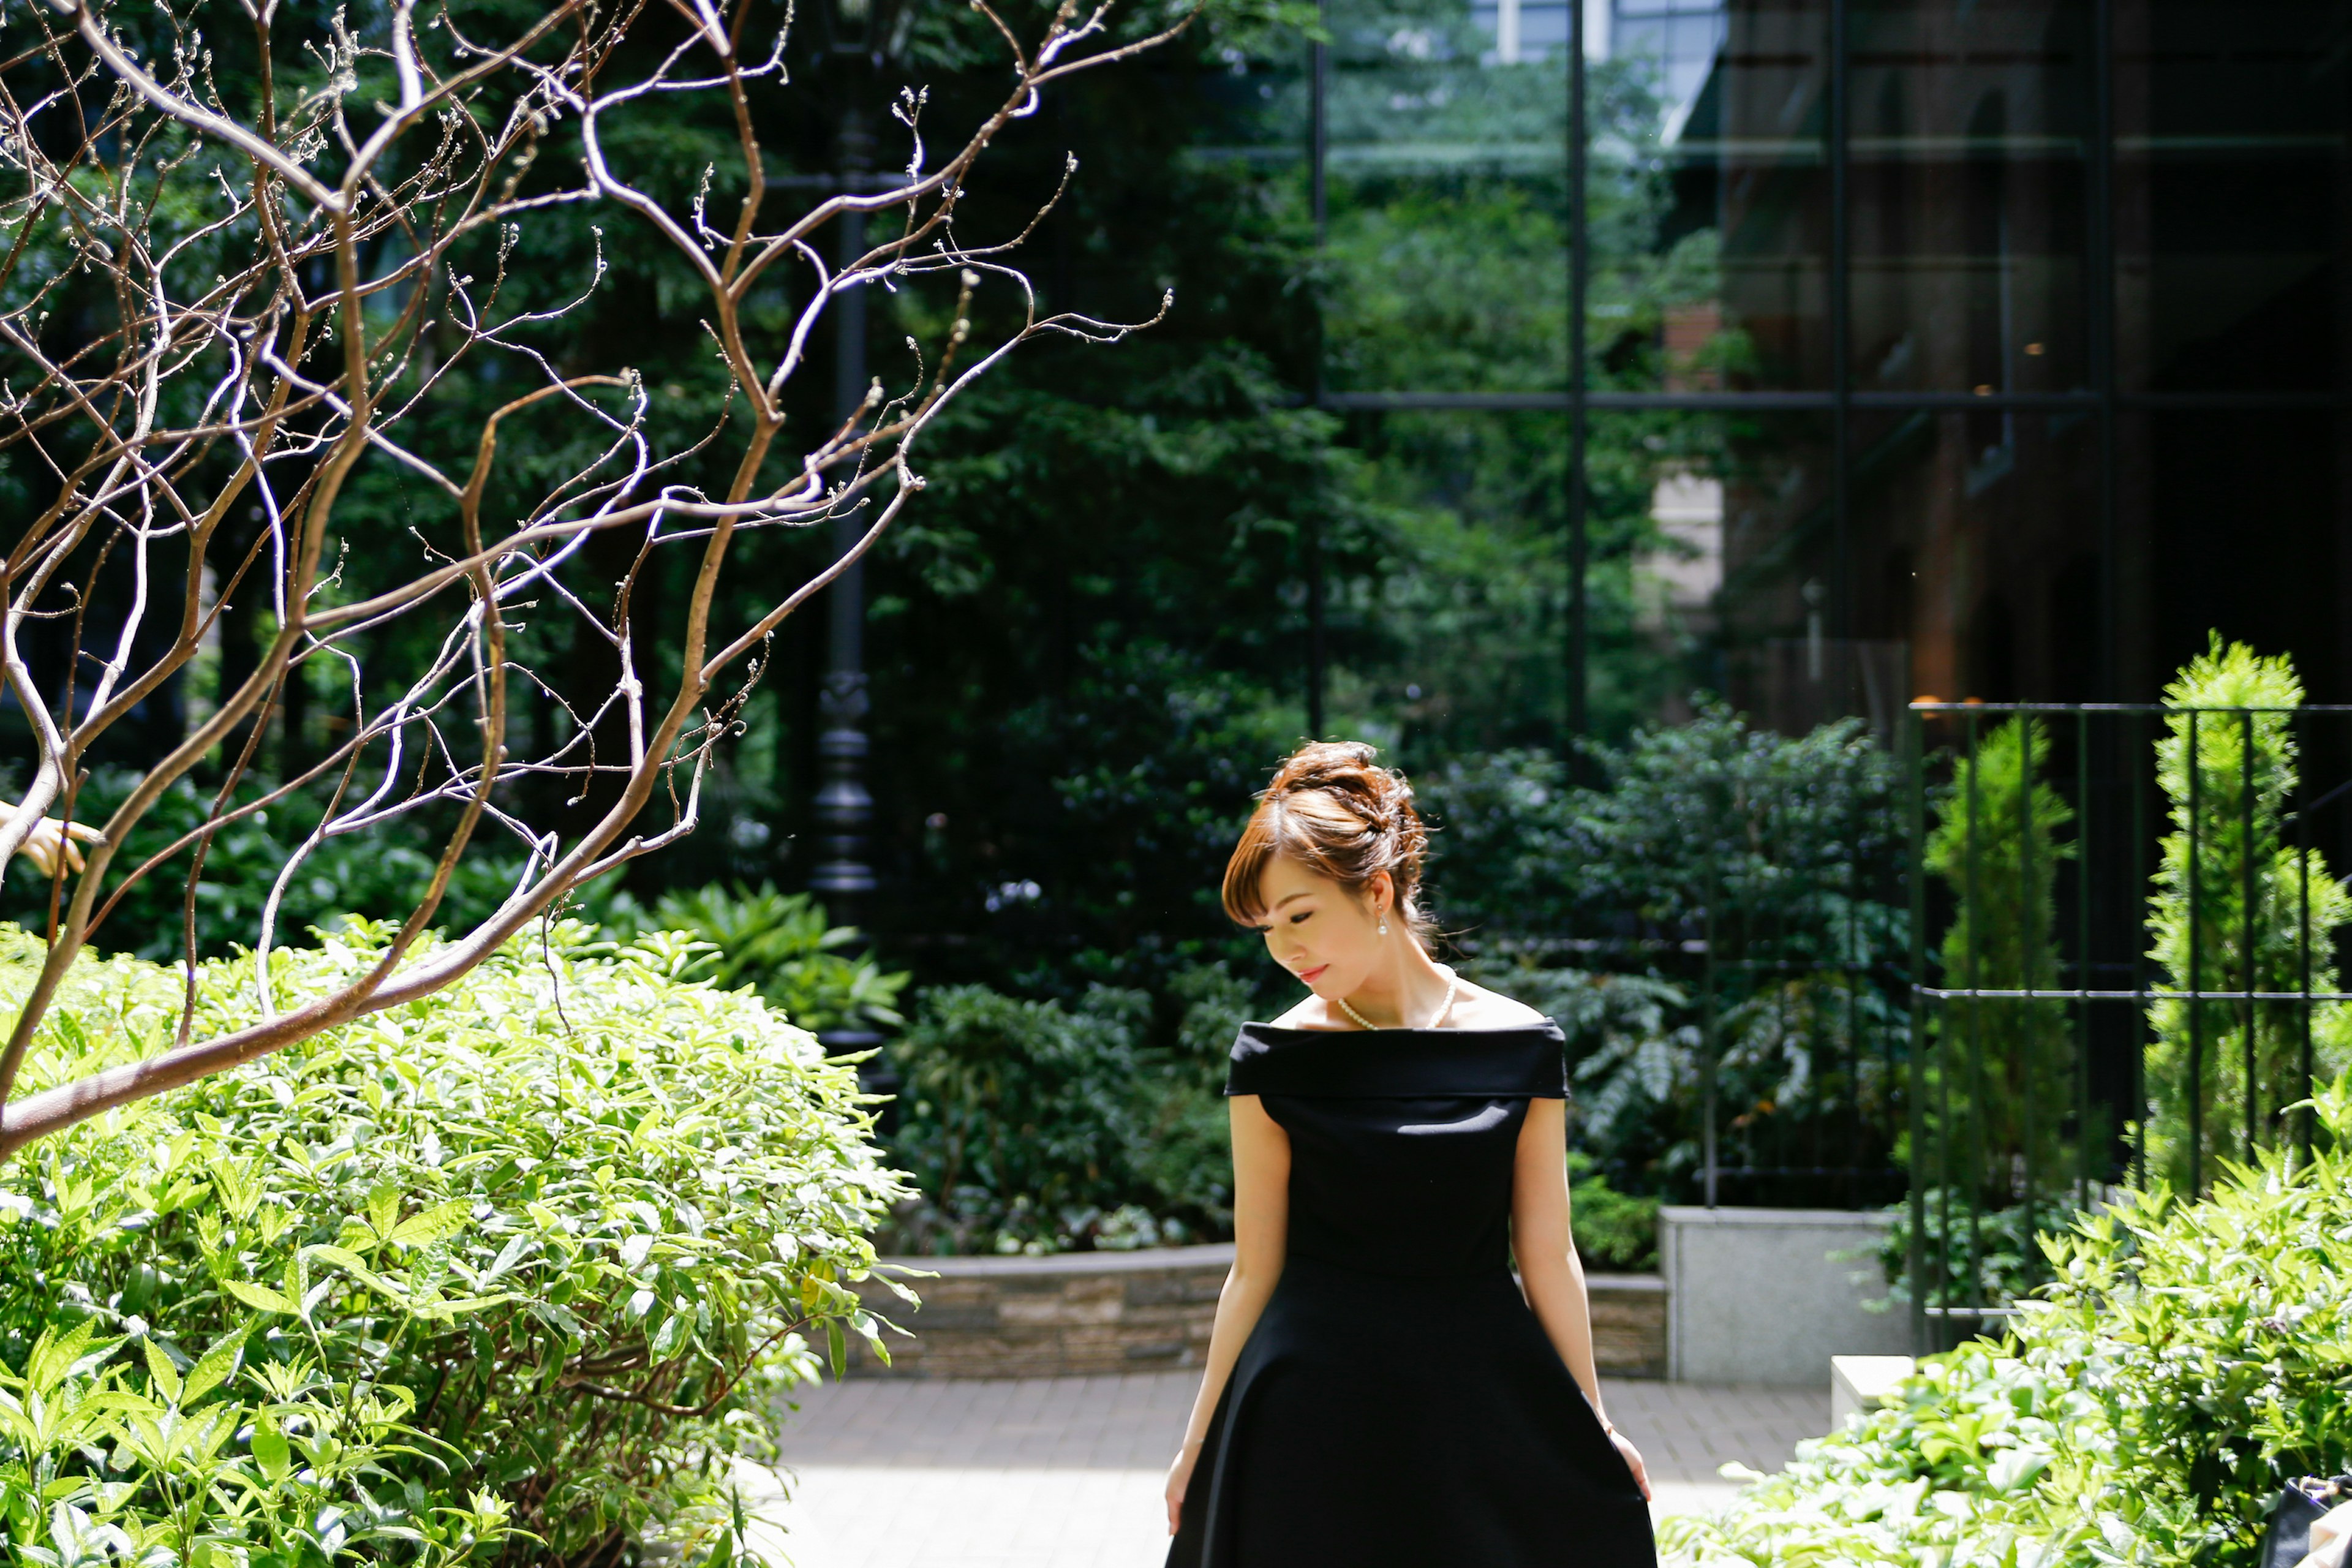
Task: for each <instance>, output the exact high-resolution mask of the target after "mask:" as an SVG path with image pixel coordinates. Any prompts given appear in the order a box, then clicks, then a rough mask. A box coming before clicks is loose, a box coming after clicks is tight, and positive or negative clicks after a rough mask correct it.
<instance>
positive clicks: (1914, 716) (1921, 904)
mask: <svg viewBox="0 0 2352 1568" xmlns="http://www.w3.org/2000/svg"><path fill="white" fill-rule="evenodd" d="M1926 731H1927V718H1926V715H1924V714H1922V713H1921V712H1920V711H1919V710H1917V709H1916V708H1914V709H1911V710H1908V711H1907V712H1906V713H1905V715H1904V725H1903V760H1904V766H1905V768H1906V771H1907V772H1908V774H1909V778H1908V780H1907V783H1908V786H1909V787H1908V790H1907V792H1906V793H1907V795H1908V796H1909V798H1908V800H1907V801H1906V803H1905V805H1906V809H1905V812H1904V817H1905V821H1904V827H1905V829H1906V836H1907V837H1908V838H1909V840H1910V854H1909V856H1908V857H1907V860H1908V866H1909V872H1910V884H1911V885H1910V887H1909V888H1908V889H1906V891H1907V892H1908V893H1909V894H1910V904H1911V931H1910V936H1911V1061H1910V1064H1909V1065H1910V1075H1911V1089H1910V1093H1909V1094H1907V1095H1906V1096H1905V1098H1906V1100H1909V1101H1910V1103H1909V1104H1908V1105H1906V1107H1905V1108H1904V1109H1905V1110H1906V1112H1907V1115H1908V1120H1909V1122H1910V1131H1911V1162H1910V1163H1911V1247H1910V1257H1909V1258H1906V1260H1905V1262H1906V1268H1907V1269H1908V1272H1909V1276H1910V1280H1911V1351H1912V1353H1913V1354H1914V1355H1925V1354H1927V1351H1928V1348H1929V1347H1928V1344H1927V1181H1926V1177H1927V1169H1928V1165H1927V1008H1926V1006H1925V1005H1924V1001H1923V998H1922V997H1921V996H1920V994H1919V988H1920V986H1922V985H1924V984H1927V743H1926V740H1927V737H1926Z"/></svg>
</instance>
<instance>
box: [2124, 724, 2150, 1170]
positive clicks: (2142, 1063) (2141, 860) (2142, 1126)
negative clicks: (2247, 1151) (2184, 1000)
mask: <svg viewBox="0 0 2352 1568" xmlns="http://www.w3.org/2000/svg"><path fill="white" fill-rule="evenodd" d="M2125 723H2126V730H2125V734H2124V747H2123V752H2124V756H2125V757H2126V765H2125V767H2124V777H2125V778H2126V779H2127V780H2128V781H2130V782H2129V784H2127V785H2126V787H2127V788H2129V789H2130V791H2131V874H2132V879H2131V885H2132V889H2133V893H2134V895H2135V902H2136V901H2137V895H2138V894H2139V891H2140V889H2145V888H2146V887H2147V792H2148V778H2147V775H2148V767H2147V763H2148V758H2149V753H2150V750H2151V748H2150V747H2149V745H2148V741H2147V723H2146V722H2145V716H2144V715H2138V714H2135V715H2132V716H2131V717H2130V718H2128V719H2126V721H2125ZM2133 759H2137V760H2133ZM2131 988H2132V1024H2131V1048H2130V1051H2129V1052H2128V1055H2129V1056H2130V1058H2131V1102H2130V1103H2131V1110H2132V1143H2131V1174H2132V1180H2133V1181H2134V1182H2135V1183H2137V1184H2139V1185H2142V1186H2145V1185H2147V942H2145V941H2141V940H2139V939H2137V938H2135V939H2134V940H2133V942H2132V944H2131Z"/></svg>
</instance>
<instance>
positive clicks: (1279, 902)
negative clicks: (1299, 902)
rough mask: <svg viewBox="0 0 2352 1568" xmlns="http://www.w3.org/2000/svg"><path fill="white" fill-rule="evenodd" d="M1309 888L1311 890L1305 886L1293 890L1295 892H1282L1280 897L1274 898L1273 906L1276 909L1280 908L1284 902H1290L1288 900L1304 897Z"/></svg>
mask: <svg viewBox="0 0 2352 1568" xmlns="http://www.w3.org/2000/svg"><path fill="white" fill-rule="evenodd" d="M1310 890H1311V889H1306V888H1301V889H1298V891H1297V892H1295V893H1286V894H1284V895H1283V896H1282V897H1281V898H1278V899H1276V900H1274V907H1275V908H1276V909H1277V910H1278V909H1280V908H1282V906H1283V905H1285V904H1286V903H1288V902H1290V900H1293V899H1303V898H1305V897H1306V896H1307V893H1308V892H1309V891H1310Z"/></svg>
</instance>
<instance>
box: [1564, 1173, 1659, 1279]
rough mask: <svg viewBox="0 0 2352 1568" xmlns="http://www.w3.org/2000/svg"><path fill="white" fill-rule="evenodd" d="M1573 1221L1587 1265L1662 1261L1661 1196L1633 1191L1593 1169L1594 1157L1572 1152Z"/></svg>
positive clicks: (1644, 1265)
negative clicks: (1623, 1190)
mask: <svg viewBox="0 0 2352 1568" xmlns="http://www.w3.org/2000/svg"><path fill="white" fill-rule="evenodd" d="M1568 1172H1569V1178H1570V1181H1569V1189H1568V1197H1569V1224H1570V1228H1571V1229H1572V1230H1573V1231H1574V1233H1575V1236H1576V1254H1577V1257H1578V1258H1580V1259H1582V1260H1583V1263H1584V1266H1585V1267H1586V1268H1600V1269H1614V1270H1618V1271H1621V1272H1622V1271H1624V1270H1628V1269H1632V1270H1647V1269H1652V1268H1656V1267H1657V1266H1658V1200H1657V1199H1655V1198H1639V1197H1633V1196H1629V1195H1628V1194H1624V1193H1621V1192H1619V1191H1618V1190H1617V1189H1616V1188H1614V1187H1612V1186H1611V1185H1610V1184H1609V1183H1608V1181H1607V1180H1606V1179H1605V1178H1603V1177H1601V1176H1597V1175H1594V1174H1592V1157H1591V1155H1589V1154H1581V1153H1577V1152H1570V1154H1569V1156H1568Z"/></svg>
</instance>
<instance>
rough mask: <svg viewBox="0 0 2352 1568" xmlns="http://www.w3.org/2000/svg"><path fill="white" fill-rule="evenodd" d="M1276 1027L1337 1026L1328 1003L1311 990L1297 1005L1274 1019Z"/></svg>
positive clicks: (1312, 1027)
mask: <svg viewBox="0 0 2352 1568" xmlns="http://www.w3.org/2000/svg"><path fill="white" fill-rule="evenodd" d="M1273 1026H1274V1027H1275V1028H1277V1029H1333V1028H1337V1027H1339V1024H1338V1021H1337V1020H1335V1019H1334V1018H1333V1017H1332V1016H1331V1006H1330V1004H1328V1003H1327V1002H1325V1001H1324V1000H1323V998H1322V997H1320V996H1318V995H1316V994H1315V993H1313V992H1312V991H1309V992H1308V993H1307V994H1306V995H1304V996H1302V997H1300V998H1299V1000H1298V1005H1297V1006H1295V1007H1293V1008H1291V1009H1290V1011H1289V1012H1287V1013H1285V1014H1284V1015H1283V1016H1281V1017H1279V1018H1276V1019H1275V1020H1274V1024H1273Z"/></svg>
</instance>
